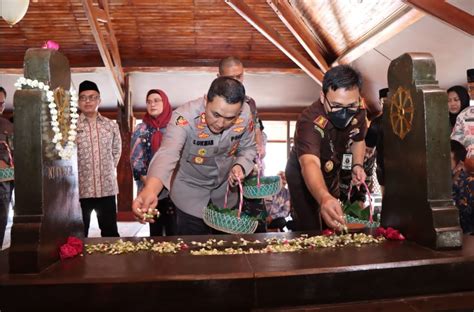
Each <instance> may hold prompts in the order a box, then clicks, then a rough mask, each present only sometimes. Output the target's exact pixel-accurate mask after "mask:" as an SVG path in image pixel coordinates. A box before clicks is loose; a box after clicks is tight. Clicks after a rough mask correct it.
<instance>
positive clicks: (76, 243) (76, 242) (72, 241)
mask: <svg viewBox="0 0 474 312" xmlns="http://www.w3.org/2000/svg"><path fill="white" fill-rule="evenodd" d="M67 244H68V245H70V246H72V247H74V248H75V249H76V251H77V253H81V252H82V249H83V247H84V244H83V243H82V241H81V240H80V239H79V238H77V237H74V236H69V237H68V238H67Z"/></svg>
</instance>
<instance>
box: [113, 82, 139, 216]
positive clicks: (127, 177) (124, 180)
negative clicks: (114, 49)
mask: <svg viewBox="0 0 474 312" xmlns="http://www.w3.org/2000/svg"><path fill="white" fill-rule="evenodd" d="M117 110H118V114H117V122H118V124H119V128H120V135H121V136H122V156H121V157H120V162H119V164H118V167H117V179H118V185H119V194H118V198H117V200H118V205H117V207H118V214H117V219H118V221H134V220H135V219H134V218H133V213H132V201H133V176H132V166H131V164H130V140H131V138H132V132H133V117H132V116H133V108H132V103H131V92H130V88H129V77H128V75H127V76H125V103H124V105H120V104H119V105H118V106H117Z"/></svg>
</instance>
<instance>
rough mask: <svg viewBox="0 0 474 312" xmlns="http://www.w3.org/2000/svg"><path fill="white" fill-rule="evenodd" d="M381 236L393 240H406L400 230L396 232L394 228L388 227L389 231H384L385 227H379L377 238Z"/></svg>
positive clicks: (376, 233)
mask: <svg viewBox="0 0 474 312" xmlns="http://www.w3.org/2000/svg"><path fill="white" fill-rule="evenodd" d="M380 235H383V237H385V238H386V239H391V240H404V239H405V236H403V235H402V234H401V233H400V232H399V231H398V230H395V229H394V228H391V227H388V228H387V229H384V228H383V227H381V226H379V227H378V228H377V229H376V230H375V236H376V237H378V236H380Z"/></svg>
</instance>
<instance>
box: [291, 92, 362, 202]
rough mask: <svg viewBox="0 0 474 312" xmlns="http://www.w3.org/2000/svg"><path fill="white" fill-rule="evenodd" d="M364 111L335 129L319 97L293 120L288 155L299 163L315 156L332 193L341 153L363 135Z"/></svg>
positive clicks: (334, 190) (336, 182)
mask: <svg viewBox="0 0 474 312" xmlns="http://www.w3.org/2000/svg"><path fill="white" fill-rule="evenodd" d="M366 132H367V122H366V111H365V108H362V109H360V110H359V111H358V112H357V114H356V115H355V116H354V118H353V119H352V120H351V122H350V123H349V125H348V126H347V127H346V128H345V129H342V130H341V129H337V128H335V127H334V126H333V124H332V123H331V122H330V121H329V119H328V116H327V114H326V112H325V109H324V106H323V105H322V103H321V101H320V100H318V101H316V102H315V103H313V104H312V105H311V106H310V107H308V108H306V109H305V110H304V111H303V112H302V114H301V116H300V117H299V119H298V121H297V123H296V130H295V138H294V142H295V143H294V147H293V151H292V153H291V155H290V157H293V158H296V159H293V160H294V161H296V163H298V166H299V162H298V159H299V157H301V156H302V155H305V154H311V155H315V156H317V157H318V158H319V159H320V161H321V171H322V173H323V177H324V180H325V183H326V186H327V188H328V190H329V191H330V193H331V194H332V195H333V196H336V198H337V196H338V195H339V194H338V193H339V188H338V180H339V179H338V175H339V171H340V168H341V161H342V156H343V154H344V153H345V152H346V150H347V148H348V147H349V145H350V144H351V140H352V141H355V142H358V141H362V140H364V138H365V134H366Z"/></svg>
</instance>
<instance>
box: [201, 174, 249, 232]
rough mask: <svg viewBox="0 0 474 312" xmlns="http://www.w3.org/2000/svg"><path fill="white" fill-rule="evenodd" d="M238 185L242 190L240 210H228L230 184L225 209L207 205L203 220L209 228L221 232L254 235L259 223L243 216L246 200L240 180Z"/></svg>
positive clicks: (226, 194)
mask: <svg viewBox="0 0 474 312" xmlns="http://www.w3.org/2000/svg"><path fill="white" fill-rule="evenodd" d="M238 183H239V190H240V192H239V193H240V194H239V209H238V210H237V209H236V210H231V209H227V196H228V195H229V192H230V185H229V183H228V184H227V192H226V193H225V199H224V209H220V208H219V207H216V206H214V205H213V204H209V205H207V207H206V208H204V217H203V220H204V223H206V224H207V225H208V226H209V227H211V228H213V229H216V230H219V231H221V232H225V233H229V234H252V233H254V232H255V230H256V229H257V226H258V221H257V220H256V219H255V218H252V217H250V216H247V215H245V214H243V215H241V213H242V206H243V203H244V198H243V190H242V183H241V182H240V180H238Z"/></svg>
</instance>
